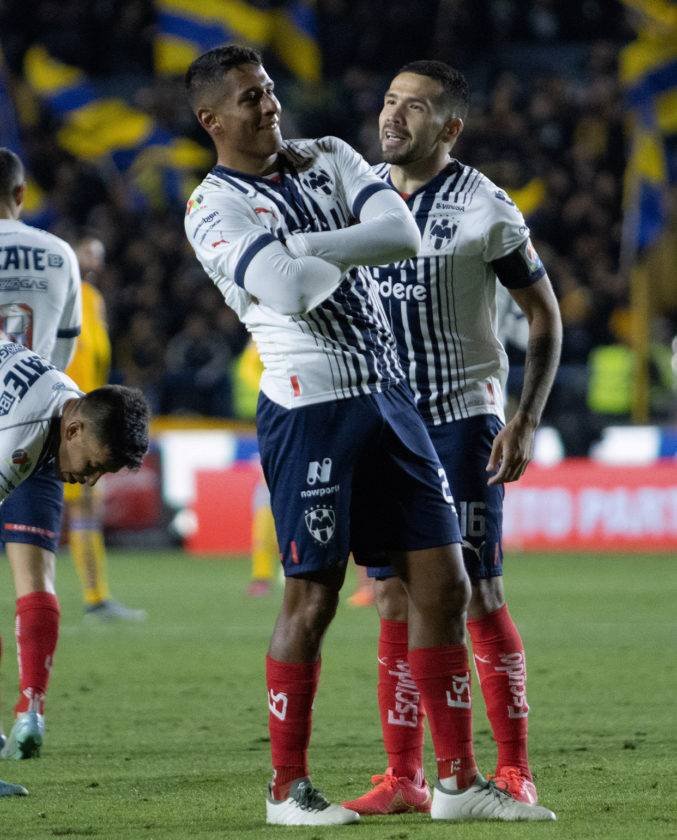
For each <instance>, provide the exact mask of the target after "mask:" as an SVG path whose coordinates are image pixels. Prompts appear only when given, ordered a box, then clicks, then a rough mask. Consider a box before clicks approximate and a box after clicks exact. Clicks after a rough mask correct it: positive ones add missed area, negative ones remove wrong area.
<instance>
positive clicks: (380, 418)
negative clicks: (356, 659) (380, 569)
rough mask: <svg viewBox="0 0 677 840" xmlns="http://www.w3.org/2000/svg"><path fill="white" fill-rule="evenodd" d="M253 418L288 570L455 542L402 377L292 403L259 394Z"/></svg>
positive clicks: (447, 500) (440, 476)
mask: <svg viewBox="0 0 677 840" xmlns="http://www.w3.org/2000/svg"><path fill="white" fill-rule="evenodd" d="M256 420H257V430H258V438H259V450H260V453H261V466H262V467H263V472H264V475H265V477H266V482H267V484H268V487H269V488H270V501H271V507H272V510H273V517H274V519H275V528H276V531H277V539H278V544H279V546H280V553H281V556H282V563H283V566H284V570H285V574H286V575H302V574H308V573H310V572H320V571H324V570H327V569H330V568H332V567H334V566H341V565H345V563H346V561H347V559H348V554H349V553H350V551H352V552H353V553H354V555H355V557H356V558H357V559H358V561H359V558H360V557H361V556H365V557H367V556H368V557H369V558H370V560H369V562H370V563H371V562H373V563H375V564H377V563H378V561H379V559H381V556H382V555H383V553H384V552H385V551H414V550H417V549H424V548H434V547H435V546H441V545H447V544H449V543H453V542H460V541H461V535H460V531H459V527H458V518H457V516H456V513H455V510H454V507H453V499H452V498H451V495H450V494H449V488H448V484H447V483H446V476H445V475H444V470H443V469H442V466H441V464H440V461H439V458H438V457H437V454H436V453H435V449H434V447H433V445H432V443H431V441H430V436H429V435H428V432H427V430H426V427H425V423H424V422H423V420H422V419H421V416H420V414H419V413H418V411H417V409H416V406H415V405H414V401H413V397H412V395H411V392H410V391H409V388H408V386H406V385H398V386H395V387H393V388H390V389H388V390H387V391H385V392H383V393H382V394H368V395H364V396H360V397H351V398H350V399H345V400H336V401H334V402H325V403H317V404H314V405H307V406H302V407H300V408H294V409H286V408H283V407H282V406H279V405H277V403H274V402H272V401H271V400H269V399H268V398H267V397H266V396H265V395H263V394H261V396H260V397H259V405H258V410H257V417H256ZM372 558H373V559H372ZM383 561H384V562H387V559H386V557H385V556H383ZM365 563H366V560H365Z"/></svg>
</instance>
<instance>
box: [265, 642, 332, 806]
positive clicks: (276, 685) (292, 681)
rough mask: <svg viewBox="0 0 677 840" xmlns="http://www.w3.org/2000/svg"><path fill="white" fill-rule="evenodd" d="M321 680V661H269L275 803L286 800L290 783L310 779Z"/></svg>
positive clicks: (270, 725)
mask: <svg viewBox="0 0 677 840" xmlns="http://www.w3.org/2000/svg"><path fill="white" fill-rule="evenodd" d="M319 678H320V660H319V659H318V660H317V662H279V661H278V660H276V659H273V658H272V657H270V656H267V657H266V685H267V687H268V709H269V715H268V729H269V731H270V751H271V754H272V759H273V798H274V799H277V800H282V799H286V798H287V796H288V795H289V787H290V784H291V782H293V781H294V780H295V779H300V778H302V777H303V776H307V775H308V744H309V743H310V731H311V728H312V713H313V700H314V699H315V692H316V691H317V683H318V680H319Z"/></svg>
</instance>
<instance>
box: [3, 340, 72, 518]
mask: <svg viewBox="0 0 677 840" xmlns="http://www.w3.org/2000/svg"><path fill="white" fill-rule="evenodd" d="M81 396H82V392H81V391H79V390H78V387H77V385H76V384H75V382H73V380H72V379H71V378H70V377H68V376H66V374H65V373H63V372H62V371H60V370H57V369H56V368H55V367H54V366H53V365H51V364H50V363H49V362H48V361H47V360H46V359H43V358H41V357H40V356H38V355H37V354H36V353H34V352H33V351H31V350H28V349H26V348H25V347H22V346H21V345H20V344H16V343H14V342H11V341H0V503H1V502H2V501H3V500H4V499H5V498H6V497H7V496H8V495H9V494H10V493H11V492H12V490H14V489H15V488H16V487H17V486H18V485H19V484H21V482H22V481H24V480H25V479H26V478H28V476H29V475H31V473H32V472H33V471H34V470H35V468H36V467H38V466H39V465H40V464H41V463H42V462H43V461H45V460H48V459H49V458H51V457H54V456H55V455H56V448H57V438H58V429H56V428H55V426H54V421H55V419H56V418H58V417H60V416H61V414H62V413H63V406H64V403H66V402H68V400H72V399H77V398H78V397H81ZM50 441H51V442H52V443H53V446H50V445H49V444H50Z"/></svg>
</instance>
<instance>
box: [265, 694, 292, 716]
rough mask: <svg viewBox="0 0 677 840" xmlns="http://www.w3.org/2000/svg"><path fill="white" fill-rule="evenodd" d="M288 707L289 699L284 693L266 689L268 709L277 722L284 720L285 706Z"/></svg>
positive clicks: (285, 714)
mask: <svg viewBox="0 0 677 840" xmlns="http://www.w3.org/2000/svg"><path fill="white" fill-rule="evenodd" d="M288 705H289V698H288V697H287V695H286V694H285V693H284V691H278V692H277V693H276V692H274V691H273V689H272V688H270V689H268V708H269V709H270V713H271V715H275V717H276V718H277V719H278V720H284V719H285V718H286V717H287V706H288Z"/></svg>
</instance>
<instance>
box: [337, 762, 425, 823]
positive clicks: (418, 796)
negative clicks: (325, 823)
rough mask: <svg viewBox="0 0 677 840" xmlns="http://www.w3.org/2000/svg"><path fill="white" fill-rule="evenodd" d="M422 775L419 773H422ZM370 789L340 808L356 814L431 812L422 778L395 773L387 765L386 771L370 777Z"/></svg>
mask: <svg viewBox="0 0 677 840" xmlns="http://www.w3.org/2000/svg"><path fill="white" fill-rule="evenodd" d="M421 775H422V774H421ZM371 781H372V784H373V785H375V787H374V788H372V790H370V791H368V792H367V793H365V794H363V795H362V796H359V797H358V798H357V799H352V800H351V801H350V802H344V803H343V807H344V808H349V809H350V810H351V811H357V813H358V814H365V815H367V814H369V815H372V814H406V813H413V812H416V811H419V812H420V813H422V814H427V813H428V811H430V803H431V802H432V798H431V796H430V791H429V790H428V785H427V784H426V783H425V779H423V778H422V779H421V781H420V782H418V779H417V780H416V781H412V780H411V779H408V778H407V777H406V776H400V777H398V776H395V775H394V774H393V768H392V767H389V768H388V769H387V770H386V772H385V773H381V774H379V775H377V776H372V777H371Z"/></svg>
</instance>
